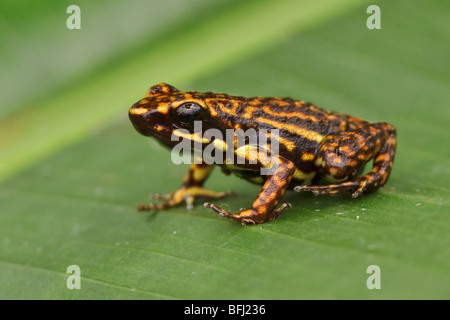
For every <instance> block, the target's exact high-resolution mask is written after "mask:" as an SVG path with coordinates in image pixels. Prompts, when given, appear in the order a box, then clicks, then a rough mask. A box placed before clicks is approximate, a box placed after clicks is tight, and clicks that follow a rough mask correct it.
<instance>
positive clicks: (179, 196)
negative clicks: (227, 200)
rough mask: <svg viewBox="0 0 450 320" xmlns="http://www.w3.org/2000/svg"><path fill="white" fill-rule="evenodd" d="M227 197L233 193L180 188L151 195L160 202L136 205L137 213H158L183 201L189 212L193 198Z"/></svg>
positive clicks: (192, 204)
mask: <svg viewBox="0 0 450 320" xmlns="http://www.w3.org/2000/svg"><path fill="white" fill-rule="evenodd" d="M228 195H235V193H234V192H233V191H223V192H215V191H212V190H207V189H203V188H201V187H181V188H180V189H178V190H177V191H175V192H174V193H172V194H165V195H161V194H152V195H150V196H151V198H153V199H156V200H161V202H160V203H150V204H147V205H143V204H140V205H138V210H139V211H158V210H165V209H169V208H172V207H175V206H178V205H179V204H181V203H182V202H183V201H184V202H185V203H186V208H187V209H188V210H191V209H193V208H194V201H195V198H200V197H201V198H207V199H220V198H223V197H226V196H228Z"/></svg>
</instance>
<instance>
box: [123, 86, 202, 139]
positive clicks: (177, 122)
mask: <svg viewBox="0 0 450 320" xmlns="http://www.w3.org/2000/svg"><path fill="white" fill-rule="evenodd" d="M207 112H208V111H207V107H206V104H205V102H204V101H203V99H201V98H200V97H196V96H194V95H193V94H190V93H186V92H180V91H179V90H177V89H175V88H174V87H172V86H171V85H168V84H166V83H160V84H157V85H155V86H153V87H151V88H150V89H149V90H148V91H147V94H146V95H145V98H144V99H142V100H139V101H138V102H136V103H135V104H134V105H133V106H132V107H131V108H130V110H129V113H128V115H129V118H130V120H131V122H132V124H133V126H134V128H135V129H136V130H137V131H138V132H139V133H141V134H143V135H145V136H152V137H155V138H157V139H158V140H159V141H161V142H163V143H164V144H169V145H175V144H176V143H177V142H172V141H171V136H172V133H174V132H175V131H177V129H186V130H188V131H189V132H191V133H193V132H194V121H202V120H203V119H204V118H205V116H206V114H207ZM178 131H179V130H178ZM178 131H177V132H178ZM184 132H185V131H184Z"/></svg>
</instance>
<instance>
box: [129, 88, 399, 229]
mask: <svg viewBox="0 0 450 320" xmlns="http://www.w3.org/2000/svg"><path fill="white" fill-rule="evenodd" d="M128 115H129V119H130V121H131V123H132V125H133V126H134V128H135V129H136V131H137V132H139V133H140V134H142V135H144V136H148V137H153V138H156V140H157V141H158V142H160V143H161V144H162V145H164V146H166V147H168V148H173V147H174V146H175V145H176V144H177V143H178V141H177V140H176V139H173V137H174V136H178V137H183V139H188V140H190V141H192V142H196V143H197V146H198V145H200V146H205V145H206V144H210V143H211V142H212V141H211V140H212V139H206V138H204V137H202V136H201V133H202V132H205V130H208V129H216V130H219V131H220V132H224V133H225V131H226V130H227V129H228V130H229V129H233V130H239V129H240V130H250V129H252V130H255V132H260V131H262V130H266V131H267V132H269V134H270V132H271V131H270V130H277V131H276V132H277V134H274V135H273V137H272V138H274V137H275V140H270V141H272V142H271V143H267V144H265V145H264V147H261V146H258V145H256V146H255V145H253V146H251V149H252V152H251V154H252V156H250V152H246V151H248V150H249V146H248V145H244V146H240V147H237V146H236V145H234V146H235V148H234V149H231V150H232V152H233V153H234V154H235V155H237V154H240V155H241V157H246V159H247V160H249V157H253V158H252V159H253V160H254V161H253V162H252V163H250V161H248V162H244V163H242V162H241V163H239V162H238V163H236V162H235V161H228V162H227V161H224V162H223V163H217V164H216V163H210V162H207V161H206V160H205V159H200V161H196V162H193V163H191V164H190V167H189V170H188V172H187V174H186V175H185V177H184V180H183V183H182V184H181V187H179V188H178V189H176V190H175V191H174V192H173V193H171V194H167V195H160V194H154V195H153V196H152V197H153V198H154V199H156V202H153V203H150V204H145V205H143V204H141V205H138V210H140V211H159V210H166V209H169V208H172V207H175V206H178V205H182V204H186V207H187V208H188V209H192V208H193V207H194V202H195V200H196V199H197V198H205V199H206V200H208V201H211V199H212V201H211V202H205V203H204V207H206V208H209V209H211V210H213V211H214V212H216V213H217V214H218V215H220V216H222V217H225V218H227V219H230V220H233V221H237V222H239V223H241V224H242V225H252V224H261V223H265V222H267V221H272V220H274V219H276V218H278V217H279V216H280V215H281V214H282V212H284V211H285V210H287V209H289V208H291V207H292V205H291V204H290V203H283V204H281V205H279V203H280V201H281V200H282V198H283V197H284V195H285V193H286V191H288V190H293V191H295V192H312V193H313V194H314V195H341V194H349V195H351V197H352V198H358V197H360V196H362V195H363V194H368V193H371V192H373V191H375V190H377V189H379V188H380V187H383V186H384V185H385V184H386V182H387V181H388V178H389V176H390V174H391V171H392V166H393V162H394V157H395V150H396V129H395V127H394V126H393V125H391V124H389V123H387V122H369V121H365V120H362V119H359V118H357V117H354V116H351V115H347V114H341V113H338V112H335V111H328V110H325V109H323V108H319V107H318V106H316V105H314V104H312V103H310V102H305V101H303V100H295V99H292V98H289V97H287V98H286V97H285V98H281V97H259V96H258V97H243V96H237V95H229V94H218V93H213V92H197V91H180V90H178V89H176V88H175V87H174V86H172V85H169V84H167V83H164V82H162V83H159V84H156V85H154V86H151V87H150V89H148V90H147V92H146V94H145V97H144V98H143V99H140V100H139V101H137V102H136V103H135V104H133V105H132V106H131V108H130V109H129V111H128ZM195 123H200V124H201V125H202V129H201V130H202V131H201V132H194V127H195V126H194V124H195ZM199 133H200V134H199ZM274 141H276V142H277V152H274V153H273V154H271V155H270V159H269V160H268V157H267V154H268V153H267V149H270V148H271V146H272V145H274ZM213 143H214V145H223V144H224V143H225V142H224V141H221V140H220V139H218V138H216V139H215V140H214V141H213ZM243 148H246V149H245V150H244V149H243ZM243 150H244V152H243ZM228 151H229V150H228ZM216 152H224V150H223V148H222V149H220V148H218V151H217V150H216ZM269 154H270V153H269ZM200 158H201V156H200ZM227 159H230V158H227ZM232 160H233V159H232ZM234 160H236V159H234ZM371 161H372V167H371V170H370V171H366V173H364V172H362V169H363V168H364V167H365V165H366V164H367V163H369V162H371ZM215 166H219V167H221V169H222V172H223V173H225V174H226V175H229V174H235V175H237V176H239V177H240V178H243V179H244V180H247V181H249V182H252V183H257V184H259V185H262V188H261V190H260V192H259V194H258V196H257V198H256V200H255V201H254V202H253V203H252V204H251V206H250V207H249V208H242V209H240V210H239V211H237V212H231V211H229V210H227V209H225V208H223V207H222V206H218V205H216V204H215V203H214V202H217V199H221V198H224V197H226V196H228V195H232V194H234V192H232V191H220V192H218V191H212V190H209V189H206V188H204V183H205V181H206V180H207V179H208V177H210V175H211V172H212V170H213V168H214V167H215ZM262 168H266V169H267V168H269V169H273V170H272V172H271V173H270V174H264V175H263V174H262V170H261V169H262Z"/></svg>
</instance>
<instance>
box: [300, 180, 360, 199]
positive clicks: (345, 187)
mask: <svg viewBox="0 0 450 320" xmlns="http://www.w3.org/2000/svg"><path fill="white" fill-rule="evenodd" d="M363 190H364V189H363V187H361V188H360V187H359V183H358V181H347V182H343V183H339V184H329V185H317V186H306V185H304V186H296V187H295V188H294V191H296V192H302V191H310V192H312V193H313V194H314V195H315V196H318V195H322V194H327V195H333V194H342V193H348V192H350V193H352V197H353V198H356V197H358V196H360V195H361V194H362V192H363ZM358 191H359V192H358Z"/></svg>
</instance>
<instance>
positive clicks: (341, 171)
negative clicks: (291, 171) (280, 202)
mask: <svg viewBox="0 0 450 320" xmlns="http://www.w3.org/2000/svg"><path fill="white" fill-rule="evenodd" d="M395 147H396V138H395V128H394V127H393V126H392V125H390V124H388V123H384V122H383V123H373V124H365V125H363V126H361V127H359V128H357V129H354V130H351V131H345V132H339V133H334V134H331V135H328V136H327V137H325V138H324V139H323V140H322V141H321V143H320V145H319V149H318V152H317V154H316V157H315V161H314V164H315V166H316V168H317V171H318V172H319V174H320V176H321V177H323V178H325V179H327V180H330V181H334V182H335V184H330V185H313V186H297V187H295V188H294V190H295V191H298V192H299V191H312V192H313V193H314V194H341V193H348V192H350V193H351V194H352V197H353V198H356V197H358V196H360V195H361V194H363V193H368V192H371V191H374V190H376V189H378V188H379V187H381V186H383V185H384V184H385V183H386V182H387V180H388V178H389V175H390V173H391V169H392V163H393V161H394V156H395ZM372 159H373V168H372V170H371V171H370V172H369V173H367V174H366V175H364V176H362V177H360V178H356V177H355V175H356V173H357V171H358V168H360V167H362V166H364V165H365V164H366V163H367V162H369V161H370V160H372Z"/></svg>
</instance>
